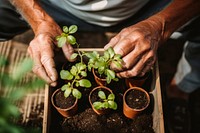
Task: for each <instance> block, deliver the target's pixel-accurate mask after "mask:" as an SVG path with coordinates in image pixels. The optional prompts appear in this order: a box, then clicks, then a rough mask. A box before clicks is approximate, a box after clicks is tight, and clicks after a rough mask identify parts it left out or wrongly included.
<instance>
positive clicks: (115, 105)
mask: <svg viewBox="0 0 200 133" xmlns="http://www.w3.org/2000/svg"><path fill="white" fill-rule="evenodd" d="M108 107H109V108H111V109H114V110H116V109H117V103H116V102H114V101H108Z"/></svg>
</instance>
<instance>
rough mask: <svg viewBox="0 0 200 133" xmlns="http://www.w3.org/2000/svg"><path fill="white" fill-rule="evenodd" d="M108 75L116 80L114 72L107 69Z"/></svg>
mask: <svg viewBox="0 0 200 133" xmlns="http://www.w3.org/2000/svg"><path fill="white" fill-rule="evenodd" d="M106 73H107V76H109V77H110V78H111V79H114V78H115V72H114V71H113V70H110V69H107V71H106Z"/></svg>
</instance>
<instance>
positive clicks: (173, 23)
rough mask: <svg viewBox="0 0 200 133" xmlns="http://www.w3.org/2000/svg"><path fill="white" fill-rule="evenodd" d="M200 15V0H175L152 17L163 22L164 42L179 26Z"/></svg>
mask: <svg viewBox="0 0 200 133" xmlns="http://www.w3.org/2000/svg"><path fill="white" fill-rule="evenodd" d="M198 15H200V1H199V0H174V1H173V2H172V3H171V4H170V5H169V6H168V7H167V8H165V9H164V10H162V11H160V12H159V13H157V14H155V15H154V16H152V17H151V18H150V19H153V20H155V21H160V22H161V23H162V40H161V41H162V42H163V41H165V40H167V39H168V38H169V37H170V35H171V34H172V33H173V32H174V31H176V30H177V29H178V28H179V27H181V26H182V25H183V24H185V23H186V22H187V21H189V20H190V19H192V18H193V17H195V16H198Z"/></svg>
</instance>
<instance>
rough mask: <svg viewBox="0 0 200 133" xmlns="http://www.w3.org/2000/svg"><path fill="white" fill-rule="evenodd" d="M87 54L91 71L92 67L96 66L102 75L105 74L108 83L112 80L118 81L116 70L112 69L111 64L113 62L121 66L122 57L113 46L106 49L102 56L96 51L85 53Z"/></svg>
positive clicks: (118, 66)
mask: <svg viewBox="0 0 200 133" xmlns="http://www.w3.org/2000/svg"><path fill="white" fill-rule="evenodd" d="M85 55H86V56H87V57H88V58H89V62H88V70H89V71H91V69H92V68H94V69H96V70H97V72H98V73H99V74H100V76H101V75H105V76H106V81H107V83H108V84H109V83H110V82H111V81H112V80H114V81H118V78H117V77H116V74H115V72H114V71H113V70H111V68H110V66H111V64H114V65H115V66H116V67H117V68H121V67H122V59H121V55H119V54H116V53H115V52H114V50H113V48H112V47H110V48H108V49H107V50H105V51H104V54H103V55H102V56H101V55H100V54H99V53H98V52H96V51H93V52H91V53H85Z"/></svg>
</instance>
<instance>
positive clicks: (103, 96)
mask: <svg viewBox="0 0 200 133" xmlns="http://www.w3.org/2000/svg"><path fill="white" fill-rule="evenodd" d="M98 96H99V97H100V98H101V99H103V100H105V99H106V94H105V93H104V92H103V91H99V92H98Z"/></svg>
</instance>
